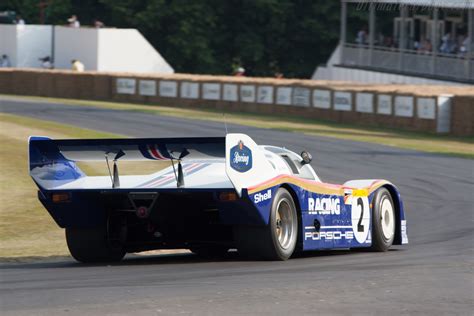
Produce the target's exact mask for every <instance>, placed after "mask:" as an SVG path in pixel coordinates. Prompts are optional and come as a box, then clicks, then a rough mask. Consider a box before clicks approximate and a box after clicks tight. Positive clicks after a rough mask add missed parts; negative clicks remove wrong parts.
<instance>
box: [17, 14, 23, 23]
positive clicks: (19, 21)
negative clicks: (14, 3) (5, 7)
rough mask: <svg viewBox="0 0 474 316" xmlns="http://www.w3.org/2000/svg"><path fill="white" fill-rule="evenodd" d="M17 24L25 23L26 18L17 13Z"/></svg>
mask: <svg viewBox="0 0 474 316" xmlns="http://www.w3.org/2000/svg"><path fill="white" fill-rule="evenodd" d="M16 24H18V25H25V20H23V18H22V17H21V15H17V17H16Z"/></svg>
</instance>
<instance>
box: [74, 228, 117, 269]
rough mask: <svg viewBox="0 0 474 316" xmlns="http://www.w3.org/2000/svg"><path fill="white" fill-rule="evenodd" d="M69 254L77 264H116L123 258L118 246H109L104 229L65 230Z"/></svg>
mask: <svg viewBox="0 0 474 316" xmlns="http://www.w3.org/2000/svg"><path fill="white" fill-rule="evenodd" d="M66 241H67V246H68V248H69V252H70V253H71V255H72V256H73V258H74V259H76V260H77V261H79V262H82V263H97V262H117V261H120V260H122V258H123V257H124V256H125V250H124V249H123V247H122V246H120V245H115V246H111V245H110V244H109V243H108V241H107V232H106V230H105V228H70V227H69V228H66Z"/></svg>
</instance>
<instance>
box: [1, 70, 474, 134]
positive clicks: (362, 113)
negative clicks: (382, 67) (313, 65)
mask: <svg viewBox="0 0 474 316" xmlns="http://www.w3.org/2000/svg"><path fill="white" fill-rule="evenodd" d="M0 93H2V94H14V95H28V96H43V97H57V98H71V99H83V100H101V101H118V102H132V103H133V102H134V103H143V104H151V105H163V106H172V107H186V108H207V109H217V110H220V111H223V112H249V113H259V114H276V115H282V116H286V115H291V116H295V117H304V118H313V119H319V120H326V121H332V122H337V123H355V124H359V125H362V126H374V127H390V128H396V129H400V130H407V131H418V132H428V133H439V134H448V135H453V136H473V135H474V89H473V88H472V87H469V86H465V87H462V86H459V87H458V86H432V85H423V86H419V85H418V86H416V85H367V84H355V83H353V82H343V81H321V80H297V79H274V78H250V77H230V76H210V75H190V74H173V75H159V74H156V75H150V74H147V75H143V74H134V73H105V72H91V71H88V72H82V73H77V72H72V71H68V70H38V69H21V70H20V69H10V68H7V69H0Z"/></svg>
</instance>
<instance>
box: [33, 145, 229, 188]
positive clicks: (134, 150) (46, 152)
mask: <svg viewBox="0 0 474 316" xmlns="http://www.w3.org/2000/svg"><path fill="white" fill-rule="evenodd" d="M224 148H225V138H224V137H200V138H136V139H64V140H53V139H50V138H48V137H42V136H32V137H30V139H29V170H30V175H31V177H32V178H33V180H34V181H35V182H36V183H37V184H38V185H39V186H40V187H43V188H45V189H48V188H54V187H58V186H60V185H63V184H66V183H68V182H71V181H75V180H78V179H80V178H82V177H85V176H86V175H85V174H84V172H83V171H82V170H81V169H80V168H79V167H78V166H77V165H76V163H75V162H77V161H104V162H107V163H108V162H109V161H111V162H113V163H114V165H115V163H116V162H117V161H146V160H176V161H177V162H180V161H199V160H209V159H224V158H225V151H224ZM116 172H117V168H114V181H113V182H114V185H115V184H116V180H118V177H116ZM117 175H118V174H117Z"/></svg>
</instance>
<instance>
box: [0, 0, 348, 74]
mask: <svg viewBox="0 0 474 316" xmlns="http://www.w3.org/2000/svg"><path fill="white" fill-rule="evenodd" d="M38 2H39V1H35V0H6V1H5V0H4V1H2V2H1V3H0V11H1V10H5V9H12V10H15V11H17V12H18V13H19V14H21V15H22V16H23V18H24V19H25V20H26V21H27V23H39V7H38ZM45 2H47V1H45ZM50 2H51V4H50V5H49V6H48V7H47V8H46V10H45V18H46V19H45V23H48V24H66V23H67V22H66V20H67V18H68V17H69V16H70V15H71V14H76V15H77V16H78V18H79V20H80V21H81V24H82V25H83V26H85V25H91V24H92V23H93V21H94V19H99V20H101V21H103V22H104V23H105V24H106V25H107V26H115V27H128V28H137V29H138V30H140V32H142V34H143V35H144V36H145V37H146V38H147V39H148V40H149V41H150V42H151V43H152V45H154V46H155V47H156V48H157V50H158V51H159V52H160V53H161V54H162V55H163V56H164V58H165V59H166V60H168V62H169V63H170V64H171V65H172V66H173V67H174V68H175V70H176V71H177V72H184V73H205V74H231V73H232V71H233V69H234V68H235V67H236V66H239V65H242V66H243V67H245V68H246V70H247V74H248V75H252V76H273V75H274V73H275V72H282V73H283V74H284V75H285V77H299V78H308V77H310V76H311V74H312V72H313V71H314V69H315V67H316V66H317V65H318V64H321V63H325V62H326V60H327V58H328V57H329V55H330V54H331V52H332V51H333V49H334V48H335V46H336V45H337V41H338V37H339V17H340V3H339V1H336V0H201V1H198V0H80V1H79V0H52V1H50Z"/></svg>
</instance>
